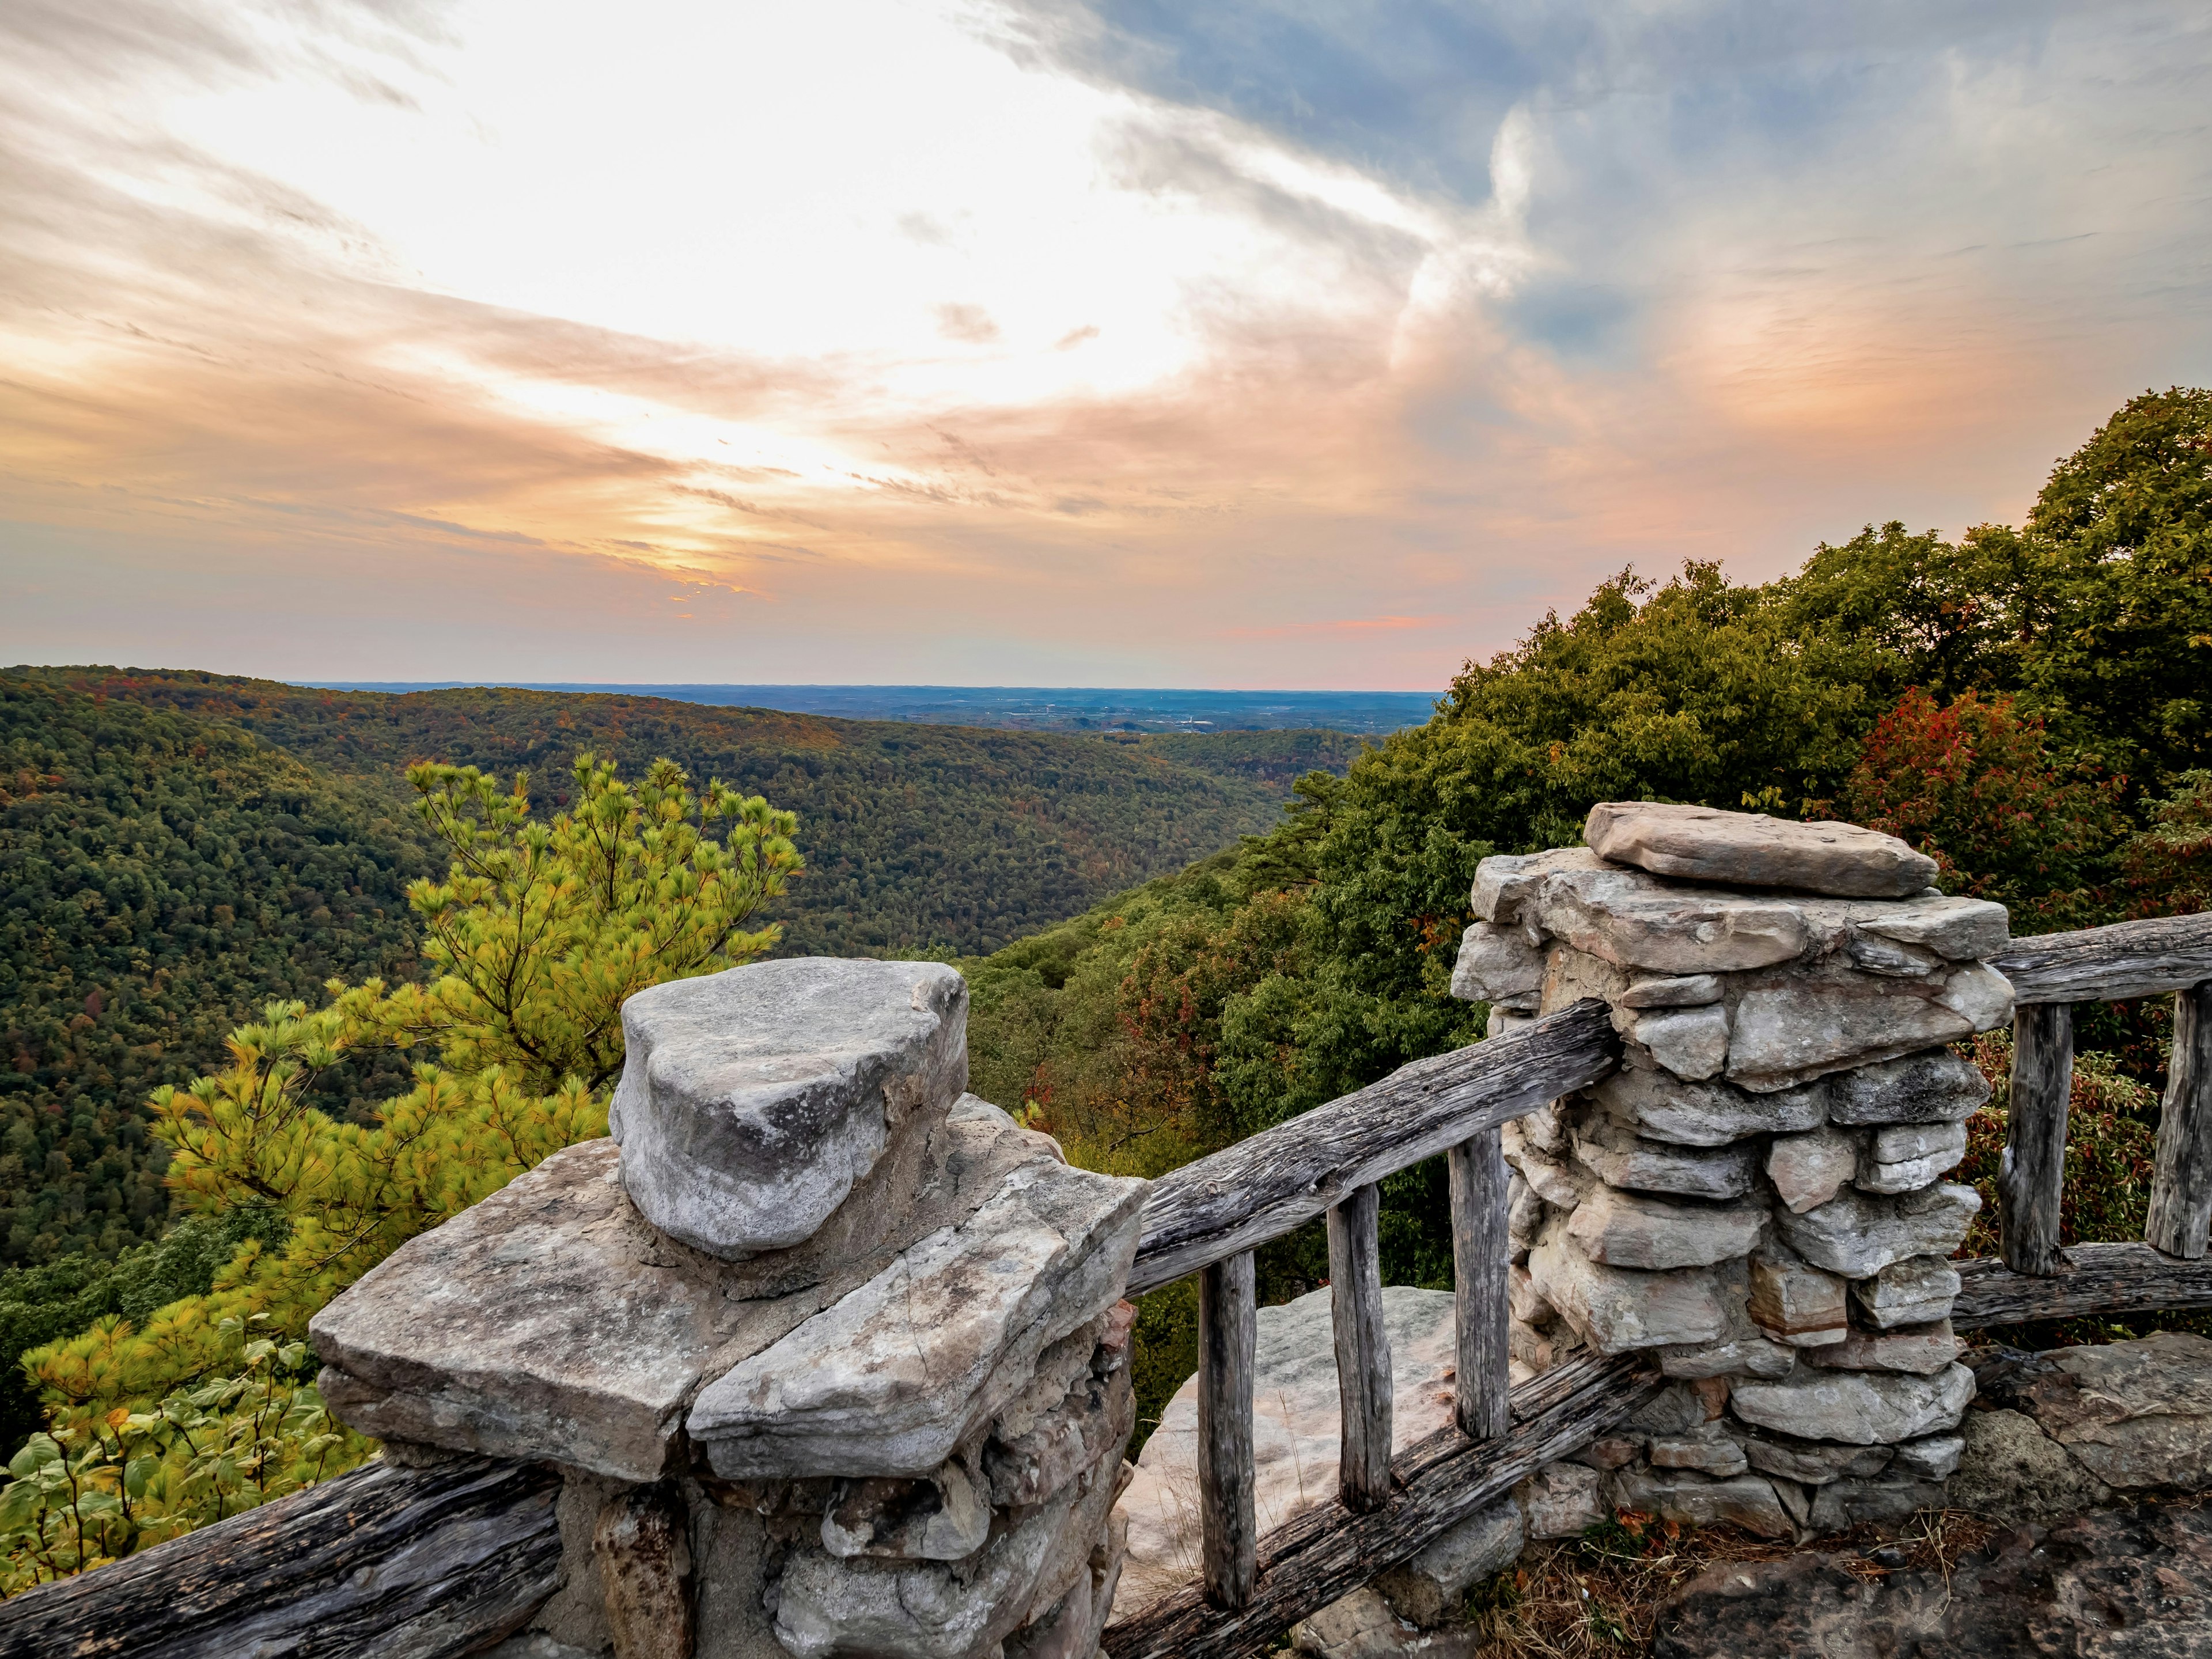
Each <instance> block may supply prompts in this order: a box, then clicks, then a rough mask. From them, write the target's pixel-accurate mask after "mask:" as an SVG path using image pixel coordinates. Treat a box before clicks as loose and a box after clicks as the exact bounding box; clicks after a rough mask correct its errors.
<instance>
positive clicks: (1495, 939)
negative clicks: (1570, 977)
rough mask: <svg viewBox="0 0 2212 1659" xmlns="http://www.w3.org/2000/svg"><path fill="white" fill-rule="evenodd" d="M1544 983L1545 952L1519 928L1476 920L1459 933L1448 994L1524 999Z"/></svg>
mask: <svg viewBox="0 0 2212 1659" xmlns="http://www.w3.org/2000/svg"><path fill="white" fill-rule="evenodd" d="M1543 984H1544V953H1543V952H1542V951H1540V950H1538V949H1537V948H1536V947H1535V946H1534V945H1531V944H1529V942H1528V939H1526V938H1524V937H1523V936H1522V934H1521V933H1518V932H1515V931H1511V930H1501V929H1499V928H1498V927H1493V926H1492V924H1491V923H1489V922H1486V921H1478V922H1476V923H1475V924H1474V926H1473V927H1469V928H1468V930H1467V932H1466V933H1463V934H1462V935H1461V937H1460V942H1459V956H1458V957H1457V958H1456V959H1455V961H1454V962H1453V963H1452V977H1451V994H1453V995H1454V996H1455V997H1461V998H1463V999H1465V1000H1467V1001H1469V1002H1502V1003H1506V1004H1509V1005H1510V1004H1512V1003H1515V1002H1516V1001H1527V1002H1528V1003H1530V1004H1531V1006H1533V1004H1534V998H1535V996H1536V995H1537V994H1538V993H1539V992H1540V991H1541V989H1542V988H1543Z"/></svg>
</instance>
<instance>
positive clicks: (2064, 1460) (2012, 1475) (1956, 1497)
mask: <svg viewBox="0 0 2212 1659" xmlns="http://www.w3.org/2000/svg"><path fill="white" fill-rule="evenodd" d="M1960 1429H1961V1430H1962V1433H1961V1436H1960V1438H1961V1440H1962V1441H1963V1443H1964V1444H1963V1446H1962V1448H1961V1451H1960V1457H1959V1462H1958V1467H1957V1468H1956V1470H1955V1471H1954V1473H1953V1474H1952V1475H1951V1477H1950V1480H1948V1483H1947V1491H1948V1501H1949V1503H1950V1504H1952V1505H1953V1507H1954V1508H1957V1509H1962V1510H1972V1511H1973V1512H1974V1513H1975V1514H1977V1515H1983V1516H1989V1517H1990V1519H1991V1520H1996V1521H2003V1522H2010V1523H2014V1524H2020V1525H2026V1524H2028V1523H2033V1524H2035V1525H2038V1526H2048V1525H2050V1524H2051V1522H2056V1521H2061V1520H2063V1519H2064V1518H2065V1517H2066V1516H2069V1515H2079V1514H2080V1513H2081V1511H2082V1510H2087V1509H2091V1508H2093V1507H2095V1506H2096V1505H2098V1504H2108V1503H2110V1502H2111V1501H2112V1498H2113V1496H2114V1493H2113V1492H2112V1488H2111V1487H2110V1486H2106V1484H2105V1483H2104V1482H2103V1481H2102V1480H2099V1479H2098V1478H2097V1477H2096V1476H2095V1475H2093V1474H2090V1473H2089V1471H2088V1470H2087V1468H2084V1467H2083V1466H2082V1464H2081V1462H2079V1461H2078V1460H2076V1459H2075V1458H2074V1457H2072V1456H2070V1455H2068V1453H2067V1451H2066V1449H2065V1448H2064V1447H2063V1446H2061V1445H2060V1444H2059V1443H2057V1441H2055V1440H2053V1439H2051V1437H2050V1436H2049V1435H2047V1434H2045V1433H2044V1431H2042V1430H2041V1429H2040V1428H2039V1427H2037V1426H2036V1422H2035V1419H2033V1417H2030V1416H2028V1415H2027V1413H2023V1412H2016V1411H1972V1412H1968V1413H1966V1421H1965V1422H1964V1423H1963V1424H1961V1425H1960Z"/></svg>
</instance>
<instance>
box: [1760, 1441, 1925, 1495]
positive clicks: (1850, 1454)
mask: <svg viewBox="0 0 2212 1659" xmlns="http://www.w3.org/2000/svg"><path fill="white" fill-rule="evenodd" d="M1743 1450H1744V1455H1745V1457H1746V1458H1747V1460H1748V1461H1749V1462H1750V1464H1751V1467H1752V1468H1755V1469H1757V1470H1758V1471H1759V1473H1760V1474H1771V1475H1778V1476H1780V1477H1781V1478H1782V1479H1783V1480H1795V1481H1796V1482H1797V1483H1798V1485H1800V1486H1826V1485H1827V1484H1828V1483H1829V1482H1830V1481H1832V1480H1844V1479H1846V1478H1849V1479H1850V1480H1871V1479H1872V1478H1873V1477H1874V1476H1875V1475H1877V1474H1881V1472H1882V1471H1883V1470H1884V1469H1886V1468H1888V1467H1889V1464H1890V1460H1891V1457H1892V1455H1893V1453H1892V1450H1891V1449H1890V1448H1889V1447H1887V1446H1839V1445H1835V1444H1832V1443H1829V1442H1826V1441H1821V1440H1800V1439H1798V1438H1797V1437H1795V1436H1794V1435H1786V1434H1771V1433H1765V1432H1754V1433H1753V1434H1752V1435H1751V1436H1750V1437H1748V1438H1747V1439H1746V1440H1745V1442H1744V1446H1743Z"/></svg>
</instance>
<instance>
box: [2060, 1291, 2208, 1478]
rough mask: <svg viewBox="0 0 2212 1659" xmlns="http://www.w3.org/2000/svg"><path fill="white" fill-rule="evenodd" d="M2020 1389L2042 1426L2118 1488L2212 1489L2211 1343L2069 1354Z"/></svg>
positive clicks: (2161, 1337) (2162, 1340)
mask: <svg viewBox="0 0 2212 1659" xmlns="http://www.w3.org/2000/svg"><path fill="white" fill-rule="evenodd" d="M2046 1358H2047V1361H2048V1364H2049V1365H2050V1368H2051V1369H2050V1370H2049V1371H2048V1372H2046V1373H2045V1375H2043V1376H2039V1377H2038V1378H2037V1379H2036V1380H2035V1381H2033V1383H2029V1384H2028V1385H2027V1387H2026V1388H2024V1389H2021V1393H2022V1394H2023V1395H2024V1396H2025V1397H2026V1399H2027V1401H2029V1403H2030V1407H2031V1409H2032V1410H2033V1412H2034V1413H2035V1420H2036V1425H2037V1426H2038V1427H2039V1428H2040V1429H2041V1430H2042V1431H2044V1432H2045V1434H2047V1435H2049V1436H2050V1437H2051V1438H2052V1439H2053V1440H2055V1441H2057V1443H2059V1444H2060V1445H2061V1446H2063V1447H2064V1448H2065V1449H2067V1450H2068V1451H2069V1452H2070V1453H2072V1454H2073V1455H2074V1456H2075V1459H2077V1460H2078V1461H2079V1462H2081V1465H2082V1467H2083V1468H2087V1470H2088V1471H2089V1473H2090V1474H2093V1475H2094V1476H2095V1477H2096V1478H2097V1479H2098V1480H2100V1481H2102V1482H2104V1483H2105V1484H2106V1485H2107V1486H2114V1487H2118V1488H2119V1489H2121V1490H2127V1489H2130V1488H2134V1487H2143V1486H2170V1487H2173V1488H2177V1489H2179V1490H2180V1491H2184V1492H2199V1491H2203V1489H2205V1488H2206V1487H2208V1486H2212V1341H2208V1340H2206V1339H2204V1338H2203V1337H2201V1336H2197V1335H2193V1334H2188V1333H2185V1332H2182V1331H2157V1332H2154V1333H2153V1334H2151V1335H2149V1336H2147V1337H2144V1338H2142V1339H2141V1340H2136V1341H2127V1342H2112V1343H2107V1344H2104V1345H2101V1346H2094V1347H2079V1348H2062V1349H2060V1350H2058V1351H2057V1352H2055V1353H2052V1354H2050V1355H2048V1356H2046Z"/></svg>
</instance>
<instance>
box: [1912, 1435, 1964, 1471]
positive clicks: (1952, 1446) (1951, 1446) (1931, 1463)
mask: <svg viewBox="0 0 2212 1659" xmlns="http://www.w3.org/2000/svg"><path fill="white" fill-rule="evenodd" d="M1965 1450H1966V1437H1965V1436H1964V1435H1960V1434H1931V1435H1929V1437H1927V1438H1926V1439H1924V1440H1908V1441H1906V1442H1905V1443H1904V1444H1903V1445H1901V1446H1899V1448H1898V1449H1897V1462H1896V1468H1897V1472H1898V1473H1899V1474H1910V1475H1912V1476H1915V1477H1917V1479H1919V1480H1948V1478H1949V1477H1950V1474H1951V1472H1952V1471H1953V1470H1954V1469H1956V1468H1958V1467H1959V1457H1960V1454H1961V1453H1962V1452H1964V1451H1965Z"/></svg>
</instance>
